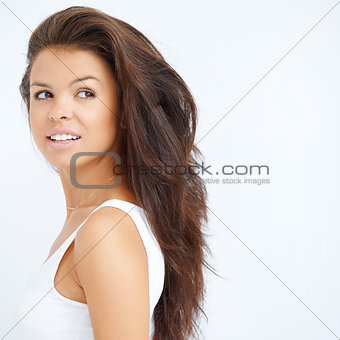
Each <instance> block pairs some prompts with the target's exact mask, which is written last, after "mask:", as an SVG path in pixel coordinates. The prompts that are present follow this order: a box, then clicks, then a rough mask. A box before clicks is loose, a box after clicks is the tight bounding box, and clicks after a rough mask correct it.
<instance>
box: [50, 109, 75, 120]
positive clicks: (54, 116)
mask: <svg viewBox="0 0 340 340" xmlns="http://www.w3.org/2000/svg"><path fill="white" fill-rule="evenodd" d="M70 117H71V113H70V112H69V111H68V112H65V111H64V110H56V111H50V113H49V117H48V118H49V119H51V120H59V119H62V118H63V119H65V118H66V119H69V118H70Z"/></svg>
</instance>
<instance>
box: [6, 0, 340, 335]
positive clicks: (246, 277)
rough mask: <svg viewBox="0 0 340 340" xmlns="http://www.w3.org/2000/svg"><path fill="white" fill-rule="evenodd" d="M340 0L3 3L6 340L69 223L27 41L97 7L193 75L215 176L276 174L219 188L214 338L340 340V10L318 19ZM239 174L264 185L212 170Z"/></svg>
mask: <svg viewBox="0 0 340 340" xmlns="http://www.w3.org/2000/svg"><path fill="white" fill-rule="evenodd" d="M4 4H6V5H7V6H8V8H9V9H10V10H11V11H13V13H15V15H16V16H17V17H16V16H15V15H14V14H13V13H12V12H11V11H10V10H9V9H8V8H7V7H6V6H5V5H4ZM335 4H336V1H326V0H318V1H316V0H312V1H311V0H309V1H307V0H303V1H302V0H300V1H296V0H295V1H292V0H289V1H287V0H286V1H277V0H275V1H269V0H268V1H258V0H257V1H251V0H245V1H230V0H228V1H222V0H221V1H210V2H208V1H197V0H196V1H193V0H190V1H183V0H182V1H179V0H176V1H126V0H125V1H115V0H110V1H96V2H94V1H82V2H76V1H29V2H24V1H4V3H3V2H2V3H1V4H0V16H1V17H0V22H1V30H0V34H1V45H2V46H1V47H2V48H1V55H0V58H1V63H0V65H1V81H0V86H1V94H2V96H1V102H2V105H1V109H0V110H1V126H2V129H1V137H0V139H1V143H0V148H1V167H0V175H1V184H2V185H1V198H0V200H1V205H0V207H1V224H0V226H1V237H0V261H1V262H0V266H1V290H0V301H1V304H0V305H1V307H0V308H1V312H0V319H1V321H0V322H1V324H0V334H5V332H7V331H8V329H9V327H10V325H9V320H10V315H11V313H12V311H13V308H14V304H15V303H16V298H17V296H19V294H20V293H21V291H22V290H23V288H24V286H25V284H26V282H27V280H28V278H29V277H30V275H31V274H32V271H33V270H34V269H35V268H36V267H37V266H38V265H39V264H41V263H42V262H43V261H44V260H45V259H46V257H47V254H48V252H49V249H50V247H51V244H52V243H53V241H54V239H55V238H56V236H57V235H58V233H59V230H60V228H61V226H62V224H63V222H64V220H65V203H64V195H63V190H62V186H61V183H60V180H59V178H58V177H57V175H56V174H55V173H54V172H53V171H52V170H51V169H50V168H49V167H48V165H47V163H46V161H45V160H44V158H43V156H42V155H41V154H40V153H39V151H38V150H37V149H36V147H35V146H34V142H33V139H32V138H31V136H30V132H29V127H28V123H27V117H26V110H25V107H24V105H23V103H22V101H21V97H20V94H19V90H18V86H19V84H20V81H21V77H22V75H23V72H24V69H25V66H26V59H25V53H26V48H27V43H28V40H29V37H30V34H31V31H33V30H34V29H35V28H36V26H37V25H38V24H39V23H40V22H41V21H42V20H43V19H44V18H46V17H47V16H49V15H50V14H52V13H54V12H56V11H59V10H61V9H64V8H66V7H69V6H72V5H86V6H91V7H95V8H98V9H100V10H102V11H105V12H107V13H108V14H110V15H112V16H114V17H117V18H119V19H122V20H124V21H126V22H128V23H130V24H131V25H133V26H134V27H136V28H137V29H139V30H140V31H142V32H143V33H144V34H145V35H146V36H148V37H149V38H150V39H151V41H152V42H153V43H154V44H155V45H156V47H158V48H159V49H160V51H161V52H162V53H163V55H164V57H165V58H166V60H167V61H168V62H169V63H170V64H171V65H172V66H173V67H174V68H175V69H176V70H177V71H178V73H179V74H180V75H181V76H182V77H183V79H184V80H185V81H186V83H187V84H188V86H189V88H190V89H191V91H192V93H193V95H194V97H195V99H196V102H197V105H198V108H199V126H198V131H197V136H196V142H198V141H199V144H198V147H199V148H200V149H201V151H202V152H203V154H204V156H205V159H204V160H205V164H209V165H211V168H210V170H212V169H214V171H218V169H219V168H221V167H222V166H223V165H227V164H231V165H234V166H236V165H239V164H243V165H247V166H250V165H267V166H269V168H270V173H269V175H268V176H267V175H265V176H260V177H261V178H267V179H269V180H270V183H269V184H265V185H256V184H234V185H233V184H222V183H219V184H216V183H215V184H207V187H208V191H209V202H208V203H209V208H210V215H209V216H210V221H209V225H208V226H207V227H208V228H207V233H208V234H209V235H211V236H210V237H209V238H208V242H209V246H210V248H211V250H212V254H213V256H212V257H209V258H208V259H207V260H208V262H209V263H210V264H211V265H213V266H214V268H215V269H216V270H217V272H218V273H219V274H220V275H221V276H223V277H224V279H221V278H219V277H217V276H215V275H212V274H211V273H210V272H207V273H206V278H207V293H206V305H205V309H204V310H205V312H206V314H207V316H208V322H206V320H205V318H202V319H201V329H202V335H201V338H200V340H201V339H202V340H203V339H207V340H220V339H221V340H224V339H233V340H272V339H275V340H281V339H282V340H283V339H284V340H286V339H290V340H301V339H308V340H333V339H337V338H340V293H339V288H340V275H339V269H340V267H339V263H340V250H339V248H340V247H339V244H340V243H339V241H340V233H339V226H340V224H339V222H340V216H339V215H340V209H339V192H340V191H339V189H340V181H339V176H340V175H339V170H340V162H339V157H340V156H339V145H340V143H339V142H340V141H339V139H340V134H339V128H340V119H339V114H340V110H339V109H340V105H339V90H340V81H339V79H340V67H339V60H340V59H339V58H340V43H339V32H340V4H339V5H338V6H337V7H335V8H334V9H333V10H332V11H331V12H330V13H329V14H328V15H327V16H326V17H325V18H324V19H323V20H322V21H321V22H320V23H319V24H317V22H318V21H319V20H320V19H321V18H322V17H323V16H324V15H325V14H326V13H327V12H328V11H329V10H330V9H331V8H332V7H333V6H334V5H335ZM19 19H20V20H21V21H22V22H21V21H20V20H19ZM315 24H317V26H316V27H315V28H314V29H313V30H312V31H310V33H309V34H307V36H305V38H304V39H302V40H301V41H300V43H298V42H299V40H300V39H301V38H303V36H304V35H305V34H306V33H308V31H309V30H310V29H311V28H312V27H313V26H314V25H315ZM25 25H27V27H28V28H27V27H26V26H25ZM30 30H31V31H30ZM296 43H298V44H297V45H296V46H295V47H294V45H295V44H296ZM293 47H294V48H293ZM292 48H293V49H292ZM291 49H292V50H291ZM290 50H291V51H290ZM289 51H290V52H289ZM287 52H289V53H288V54H287V55H286V53H287ZM285 55H286V56H285ZM284 56H285V57H284ZM282 57H284V58H283V59H282V60H281V58H282ZM280 60H281V61H280ZM279 61H280V62H279ZM278 62H279V63H278ZM277 63H278V64H277ZM276 64H277V65H276ZM275 65H276V66H275ZM274 66H275V67H274ZM273 67H274V68H273ZM272 68H273V69H272ZM271 69H272V70H271ZM270 70H271V71H270ZM268 71H270V72H269V73H268V74H267V72H268ZM266 74H267V75H266ZM265 75H266V76H265ZM263 76H265V78H263ZM261 78H263V79H262V81H260V80H261ZM259 81H260V82H259ZM258 82H259V83H258ZM256 84H257V85H256ZM255 85H256V86H255ZM254 86H255V87H254ZM251 89H252V90H251ZM250 90H251V92H249V91H250ZM248 92H249V93H248ZM247 93H248V94H247ZM244 96H245V97H244ZM242 98H243V99H242ZM241 99H242V100H241ZM240 100H241V101H240ZM237 103H238V104H237ZM236 104H237V105H236ZM235 105H236V106H235ZM231 109H232V111H230V110H231ZM229 111H230V112H229ZM228 112H229V113H228ZM227 113H228V114H227ZM226 114H227V115H226ZM224 115H226V117H225V118H224V119H223V120H222V121H220V123H219V124H217V125H216V126H215V127H214V128H213V129H212V130H211V131H210V132H209V130H210V129H211V128H212V127H213V126H214V125H215V124H216V123H217V122H218V121H219V120H220V119H221V118H222V117H223V116H224ZM208 132H209V133H208ZM207 133H208V134H207ZM206 134H207V135H206ZM204 136H205V137H204ZM203 137H204V138H203ZM201 138H203V139H202V140H201ZM228 177H233V178H237V177H240V178H243V177H247V178H257V177H256V176H237V175H235V176H226V175H224V176H223V175H221V174H220V175H214V176H208V175H204V178H206V179H208V178H214V179H216V178H220V179H221V180H222V179H223V178H228Z"/></svg>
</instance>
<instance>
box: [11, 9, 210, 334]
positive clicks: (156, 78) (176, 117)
mask: <svg viewBox="0 0 340 340" xmlns="http://www.w3.org/2000/svg"><path fill="white" fill-rule="evenodd" d="M27 61H28V65H27V68H26V71H25V74H24V76H23V79H22V83H21V85H20V92H21V95H22V97H23V99H24V101H25V103H26V106H27V110H28V116H29V125H30V129H31V132H32V135H33V137H34V141H35V143H36V145H37V147H38V148H39V150H40V151H41V153H42V154H43V155H44V157H45V158H46V159H47V161H48V162H49V163H50V164H51V165H52V167H53V168H54V169H55V170H56V171H57V172H58V174H59V176H60V179H61V182H62V185H63V189H64V193H65V199H66V207H67V214H66V221H65V224H64V226H63V228H62V231H61V232H60V235H59V236H58V238H57V239H56V241H55V243H54V244H53V245H52V248H51V251H50V254H49V256H48V258H47V260H46V261H45V262H44V263H43V265H42V266H41V268H39V270H38V271H37V272H36V273H35V275H34V276H33V278H32V279H31V280H30V282H29V284H28V285H27V287H26V292H25V294H24V295H23V298H22V301H20V303H21V309H20V312H21V314H20V315H19V316H21V317H22V316H23V315H24V314H25V316H24V318H23V319H22V320H21V321H20V322H19V323H18V324H17V325H16V327H14V328H13V329H12V331H11V332H10V333H9V336H11V334H12V335H13V336H14V334H24V337H23V338H25V339H35V340H40V339H60V340H62V339H65V340H66V339H72V340H73V339H82V340H87V339H96V340H104V339H110V340H112V339H119V340H128V339H129V340H131V339H134V340H142V339H144V340H146V339H154V340H184V339H188V338H189V337H190V336H197V331H198V330H199V324H198V317H199V312H200V311H201V312H203V309H202V302H203V300H204V292H205V289H204V277H203V266H205V267H207V268H208V269H210V268H209V266H208V265H207V263H206V261H205V258H204V250H208V251H209V252H210V250H209V248H208V246H207V244H206V243H205V240H204V233H203V232H202V230H201V229H202V228H201V227H202V225H203V222H207V211H206V209H207V208H206V205H205V204H206V199H207V197H206V196H207V194H206V189H205V186H204V183H203V181H202V180H201V178H200V177H199V175H198V171H197V169H198V168H199V166H198V163H197V161H196V160H195V158H194V155H195V154H196V155H201V153H200V151H199V150H198V149H197V148H196V147H195V145H194V137H195V131H196V120H197V116H196V105H195V103H194V100H193V97H192V95H191V94H190V91H189V89H188V88H187V86H186V84H185V82H184V81H183V80H182V78H181V77H180V76H179V75H178V74H177V73H176V72H175V71H174V70H173V69H172V68H171V66H169V64H168V63H167V62H166V61H165V60H164V59H163V57H162V55H161V54H160V52H159V51H158V50H157V49H156V47H155V46H153V44H152V43H151V42H150V41H149V40H148V39H147V38H146V37H145V36H144V35H143V34H142V33H141V32H139V31H138V30H136V29H135V28H133V27H132V26H130V25H129V24H127V23H125V22H123V21H121V20H119V19H116V18H113V17H111V16H109V15H107V14H105V13H103V12H101V11H99V10H96V9H93V8H90V7H83V6H73V7H69V8H67V9H65V10H63V11H60V12H57V13H55V14H53V15H51V16H50V17H48V18H47V19H46V20H44V21H43V22H42V23H41V24H40V25H39V26H38V27H37V29H36V30H35V31H34V32H33V34H32V36H31V38H30V41H29V47H28V53H27ZM83 153H84V154H83ZM118 168H119V169H118ZM98 183H101V184H102V187H98V186H97V187H95V188H96V190H94V185H97V184H98ZM112 183H114V185H112ZM99 189H101V190H99ZM52 202H53V201H52ZM210 270H211V269H210ZM51 288H52V289H51ZM44 293H45V294H44ZM43 296H44V298H43ZM26 313H27V314H26ZM203 313H204V312H203ZM204 315H205V313H204ZM16 332H17V333H16ZM20 332H21V333H20ZM21 336H23V335H21ZM17 338H18V339H19V338H20V337H17Z"/></svg>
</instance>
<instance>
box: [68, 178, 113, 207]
mask: <svg viewBox="0 0 340 340" xmlns="http://www.w3.org/2000/svg"><path fill="white" fill-rule="evenodd" d="M113 177H115V176H112V177H111V178H109V181H110V180H111V179H112V178H113ZM101 187H102V185H101V186H100V187H99V188H98V189H97V190H96V191H95V192H94V193H92V194H91V195H90V197H89V198H87V199H86V200H84V201H83V202H80V203H79V204H78V205H77V206H76V207H74V208H70V207H67V209H70V210H74V209H77V208H79V207H80V206H81V205H82V204H83V203H85V202H86V201H88V200H89V199H90V198H91V197H92V196H93V195H94V194H95V193H96V192H97V191H98V190H99V189H100V188H101Z"/></svg>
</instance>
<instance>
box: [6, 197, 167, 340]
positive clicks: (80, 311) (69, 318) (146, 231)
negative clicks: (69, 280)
mask: <svg viewBox="0 0 340 340" xmlns="http://www.w3.org/2000/svg"><path fill="white" fill-rule="evenodd" d="M104 206H110V207H116V208H119V209H121V210H123V211H125V212H126V213H128V214H129V216H130V217H131V218H132V220H133V221H134V223H135V225H136V227H137V229H138V232H139V235H140V237H141V239H142V241H143V243H144V247H145V250H146V253H147V257H148V269H149V296H150V331H149V339H150V340H152V336H153V332H154V318H153V310H154V307H155V306H156V304H157V302H158V300H159V298H160V296H161V294H162V290H163V285H164V270H165V267H164V257H163V254H162V251H161V249H160V247H159V244H158V242H157V240H156V238H155V236H154V235H153V233H152V231H151V229H150V227H149V224H148V222H147V219H146V216H145V214H144V210H143V209H142V208H140V207H139V206H137V205H135V204H133V203H131V202H127V201H122V200H119V199H110V200H108V201H105V202H103V203H102V204H100V205H99V206H98V207H97V208H96V209H94V210H93V211H92V212H91V214H92V213H94V212H95V211H96V210H98V209H99V208H101V207H104ZM91 214H89V216H90V215H91ZM89 216H88V217H87V218H86V219H85V220H84V221H83V222H82V223H81V225H80V226H79V227H78V228H77V229H76V230H75V231H74V232H73V233H72V234H71V235H70V236H69V237H68V239H67V240H66V241H65V242H64V243H63V244H62V245H61V246H60V247H59V249H58V250H57V251H56V252H55V253H54V254H53V255H52V256H51V257H50V258H49V259H48V260H47V261H46V262H45V263H44V264H42V265H41V266H40V267H39V268H38V270H36V271H35V273H34V275H33V276H32V277H31V278H30V280H29V281H28V283H27V285H26V287H25V290H24V291H23V293H22V294H21V297H20V299H19V301H18V302H17V305H16V313H15V320H14V322H13V324H12V325H11V327H13V326H14V328H13V329H12V330H11V331H10V332H9V333H8V334H7V335H6V336H5V339H6V340H9V339H12V340H14V339H15V340H23V339H25V340H47V339H48V340H94V335H93V330H92V325H91V319H90V315H89V311H88V307H87V304H86V303H82V302H77V301H74V300H71V299H69V298H67V297H65V296H63V295H61V294H60V293H59V292H58V291H57V290H56V289H55V288H54V277H55V274H56V272H57V268H58V266H59V262H60V260H61V259H62V257H63V255H64V253H65V252H66V250H67V249H68V247H69V246H70V244H71V243H72V241H73V239H74V238H75V236H76V233H77V231H78V230H79V229H80V228H81V226H82V225H83V224H84V223H85V221H86V220H87V219H88V218H89ZM15 324H16V326H15ZM131 326H133V325H131Z"/></svg>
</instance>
